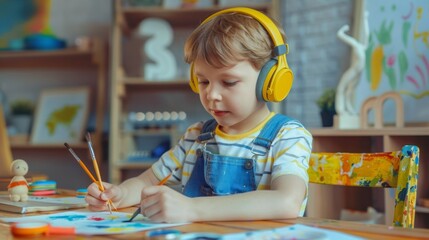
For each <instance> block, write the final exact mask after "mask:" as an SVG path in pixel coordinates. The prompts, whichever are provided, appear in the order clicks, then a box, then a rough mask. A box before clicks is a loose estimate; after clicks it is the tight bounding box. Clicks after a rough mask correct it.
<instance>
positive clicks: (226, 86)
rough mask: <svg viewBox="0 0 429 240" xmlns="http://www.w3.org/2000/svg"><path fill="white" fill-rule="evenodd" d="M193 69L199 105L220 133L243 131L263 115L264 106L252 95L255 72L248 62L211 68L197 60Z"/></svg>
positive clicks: (255, 78)
mask: <svg viewBox="0 0 429 240" xmlns="http://www.w3.org/2000/svg"><path fill="white" fill-rule="evenodd" d="M194 70H195V74H196V76H197V78H198V88H199V92H200V100H201V103H202V104H203V106H204V108H205V109H206V111H207V112H208V113H210V115H212V116H213V118H215V119H216V121H217V122H218V124H219V125H220V127H221V129H222V130H223V131H224V132H226V133H229V134H237V133H243V132H246V131H248V130H250V129H252V128H253V127H255V126H256V125H257V124H258V123H260V122H261V121H262V120H263V119H264V118H265V117H266V116H267V114H268V112H269V111H268V108H267V107H266V104H265V103H263V102H258V100H257V98H256V93H255V88H256V81H257V79H258V75H259V70H257V69H255V68H254V67H253V66H252V65H251V64H250V62H248V61H242V62H238V63H237V64H236V65H234V66H230V67H223V68H214V67H212V66H210V65H208V64H207V63H206V62H205V61H201V60H197V61H195V62H194Z"/></svg>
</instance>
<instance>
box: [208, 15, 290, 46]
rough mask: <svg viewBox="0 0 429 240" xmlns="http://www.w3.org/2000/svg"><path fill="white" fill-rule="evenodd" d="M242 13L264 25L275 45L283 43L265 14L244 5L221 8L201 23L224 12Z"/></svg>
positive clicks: (274, 26) (276, 29) (275, 27)
mask: <svg viewBox="0 0 429 240" xmlns="http://www.w3.org/2000/svg"><path fill="white" fill-rule="evenodd" d="M235 12H236V13H242V14H245V15H248V16H251V17H252V18H254V19H256V20H257V21H258V22H259V23H260V24H261V25H262V26H264V28H265V30H266V31H267V32H268V34H269V35H270V36H271V39H272V40H273V43H274V45H275V47H279V46H282V45H285V43H284V41H283V37H282V35H281V34H280V32H279V30H278V28H277V26H276V24H274V22H273V21H272V20H271V19H270V18H269V17H267V16H266V15H265V14H263V13H261V12H260V11H257V10H255V9H251V8H246V7H234V8H228V9H224V10H221V11H219V12H216V13H213V14H212V15H210V16H209V17H208V18H206V19H205V20H204V21H203V22H202V23H201V25H203V24H205V23H207V22H208V21H210V20H211V19H213V18H214V17H216V16H218V15H222V14H224V13H235Z"/></svg>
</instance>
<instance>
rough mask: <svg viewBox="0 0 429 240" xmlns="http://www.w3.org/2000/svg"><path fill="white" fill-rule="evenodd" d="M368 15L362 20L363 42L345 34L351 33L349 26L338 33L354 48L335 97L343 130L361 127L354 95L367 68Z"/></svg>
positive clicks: (365, 14) (339, 36)
mask: <svg viewBox="0 0 429 240" xmlns="http://www.w3.org/2000/svg"><path fill="white" fill-rule="evenodd" d="M368 15H369V14H368V12H367V11H365V13H364V17H363V19H362V21H363V32H362V34H363V36H362V39H363V40H362V42H359V41H358V40H356V39H355V38H353V37H351V36H349V35H347V34H345V32H347V31H349V26H348V25H344V26H343V27H341V28H340V29H339V30H338V32H337V36H338V38H339V39H340V40H342V41H343V42H345V43H346V44H348V45H350V46H351V47H352V59H351V63H350V67H349V68H348V69H347V70H346V71H345V72H344V74H343V76H342V77H341V79H340V82H339V84H338V86H337V91H336V96H335V110H336V112H337V119H338V121H340V122H339V127H340V128H342V126H343V125H344V124H350V123H351V122H353V123H354V124H353V126H351V127H344V128H357V127H359V114H358V113H357V111H356V109H355V107H354V93H355V88H356V86H357V84H358V82H359V78H360V73H361V72H362V70H363V69H364V67H365V51H366V48H367V47H368V36H369V26H368ZM352 119H354V120H352ZM342 123H343V124H342Z"/></svg>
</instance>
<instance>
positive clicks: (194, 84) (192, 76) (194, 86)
mask: <svg viewBox="0 0 429 240" xmlns="http://www.w3.org/2000/svg"><path fill="white" fill-rule="evenodd" d="M190 72H191V74H190V80H189V86H190V87H191V89H192V91H193V92H194V93H197V94H198V93H199V90H198V79H197V76H195V73H194V64H193V63H191V67H190Z"/></svg>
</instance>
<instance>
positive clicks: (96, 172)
mask: <svg viewBox="0 0 429 240" xmlns="http://www.w3.org/2000/svg"><path fill="white" fill-rule="evenodd" d="M86 141H87V143H88V148H89V153H90V155H91V159H92V164H93V165H94V170H95V174H96V175H97V180H98V182H99V183H100V185H99V187H100V191H102V192H104V186H103V183H102V181H101V174H100V169H99V168H98V163H97V159H96V158H95V153H94V148H93V147H92V140H91V134H90V133H87V134H86ZM110 204H111V201H108V203H107V206H108V207H109V212H110V213H112V206H111V205H110Z"/></svg>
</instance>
